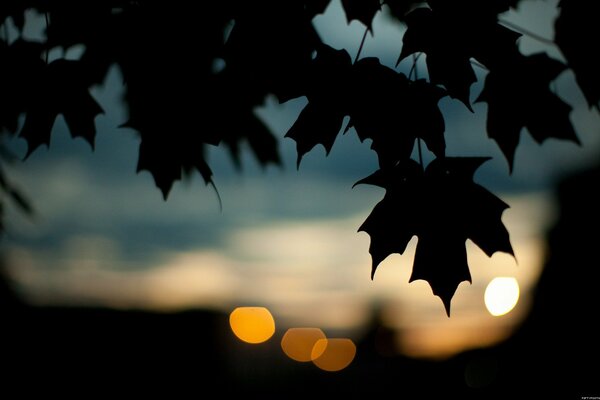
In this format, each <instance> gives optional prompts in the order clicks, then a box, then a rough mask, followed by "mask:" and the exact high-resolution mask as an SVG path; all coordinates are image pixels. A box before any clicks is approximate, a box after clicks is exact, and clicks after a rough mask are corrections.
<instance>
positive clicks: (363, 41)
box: [354, 28, 369, 64]
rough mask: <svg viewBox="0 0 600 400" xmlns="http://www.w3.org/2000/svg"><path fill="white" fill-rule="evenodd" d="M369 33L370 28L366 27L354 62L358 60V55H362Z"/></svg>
mask: <svg viewBox="0 0 600 400" xmlns="http://www.w3.org/2000/svg"><path fill="white" fill-rule="evenodd" d="M367 33H369V28H366V29H365V33H364V35H363V37H362V39H361V41H360V45H359V46H358V51H357V52H356V57H354V64H356V62H357V61H358V57H360V53H361V52H362V49H363V46H364V45H365V40H366V39H367Z"/></svg>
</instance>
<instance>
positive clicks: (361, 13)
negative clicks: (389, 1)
mask: <svg viewBox="0 0 600 400" xmlns="http://www.w3.org/2000/svg"><path fill="white" fill-rule="evenodd" d="M342 6H343V7H344V11H345V12H346V19H347V20H348V23H350V22H351V21H352V20H354V19H356V20H359V21H360V22H362V23H363V24H365V26H366V27H367V29H369V30H370V31H372V30H373V26H372V24H373V18H374V17H375V14H377V11H379V10H380V9H381V5H380V4H379V0H342Z"/></svg>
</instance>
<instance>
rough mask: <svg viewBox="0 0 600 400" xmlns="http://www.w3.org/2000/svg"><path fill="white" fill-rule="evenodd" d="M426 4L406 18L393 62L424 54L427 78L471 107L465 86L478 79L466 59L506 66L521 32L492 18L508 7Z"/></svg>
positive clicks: (444, 3) (488, 3)
mask: <svg viewBox="0 0 600 400" xmlns="http://www.w3.org/2000/svg"><path fill="white" fill-rule="evenodd" d="M430 3H433V4H432V9H429V8H417V9H415V10H413V11H412V12H411V13H409V14H408V15H407V16H406V23H407V26H408V29H407V31H406V33H405V34H404V38H403V46H402V52H401V54H400V57H399V58H398V63H399V62H400V61H402V60H403V59H404V58H406V57H407V56H409V55H411V54H414V53H418V52H423V53H425V54H427V70H428V72H429V77H430V79H431V82H432V83H435V84H441V85H444V87H446V89H447V90H448V94H449V95H450V96H451V97H453V98H456V99H458V100H460V101H462V102H463V103H464V104H465V105H466V106H467V108H469V110H471V111H472V109H471V102H470V87H471V84H473V83H474V82H475V81H476V80H477V78H476V76H475V72H474V71H473V67H472V65H471V58H476V59H477V60H478V61H480V62H481V63H483V64H484V65H486V66H487V67H488V68H490V69H493V68H495V67H497V66H502V65H504V64H510V63H511V62H512V60H513V59H514V58H515V57H516V56H517V55H519V52H518V48H517V45H516V40H517V38H518V37H519V36H520V34H518V33H516V32H514V31H512V30H510V29H508V28H506V27H503V26H501V25H498V24H497V22H496V16H497V14H498V12H499V10H504V9H505V8H508V6H505V5H502V4H500V5H497V6H496V7H494V6H493V4H492V3H490V2H475V3H476V4H477V5H476V6H475V5H472V7H471V6H469V8H461V7H453V6H450V5H449V4H448V2H430ZM468 3H472V2H468ZM500 3H503V2H500ZM452 4H454V3H452Z"/></svg>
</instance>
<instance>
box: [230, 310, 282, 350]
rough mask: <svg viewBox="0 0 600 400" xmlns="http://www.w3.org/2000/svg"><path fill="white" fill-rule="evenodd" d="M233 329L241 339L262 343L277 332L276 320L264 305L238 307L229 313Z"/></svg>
mask: <svg viewBox="0 0 600 400" xmlns="http://www.w3.org/2000/svg"><path fill="white" fill-rule="evenodd" d="M229 325H231V330H232V331H233V333H234V334H235V336H237V337H238V338H239V339H240V340H243V341H244V342H248V343H262V342H265V341H267V340H269V339H270V338H271V336H273V334H274V333H275V320H274V319H273V316H272V315H271V313H270V312H269V310H267V309H266V308H264V307H238V308H236V309H235V310H233V311H232V312H231V315H229Z"/></svg>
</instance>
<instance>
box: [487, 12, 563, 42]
mask: <svg viewBox="0 0 600 400" xmlns="http://www.w3.org/2000/svg"><path fill="white" fill-rule="evenodd" d="M498 23H500V24H501V25H504V26H505V27H506V28H510V29H514V30H515V31H517V32H519V33H522V34H523V35H526V36H529V37H530V38H532V39H535V40H537V41H538V42H541V43H544V44H548V45H551V46H556V43H554V41H553V40H550V39H548V38H545V37H543V36H541V35H538V34H537V33H535V32H532V31H530V30H528V29H525V28H522V27H520V26H519V25H516V24H513V23H512V22H509V21H506V20H504V19H498Z"/></svg>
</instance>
